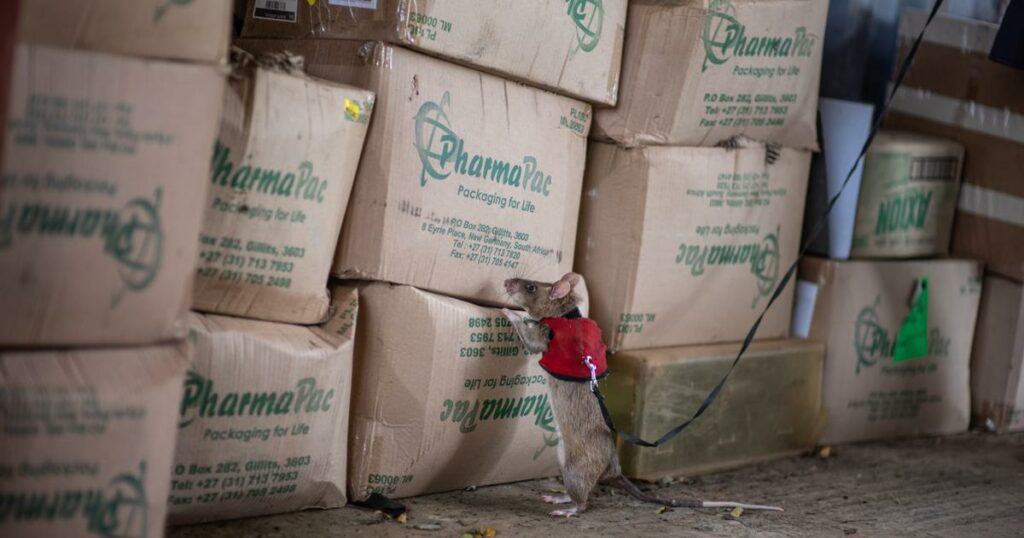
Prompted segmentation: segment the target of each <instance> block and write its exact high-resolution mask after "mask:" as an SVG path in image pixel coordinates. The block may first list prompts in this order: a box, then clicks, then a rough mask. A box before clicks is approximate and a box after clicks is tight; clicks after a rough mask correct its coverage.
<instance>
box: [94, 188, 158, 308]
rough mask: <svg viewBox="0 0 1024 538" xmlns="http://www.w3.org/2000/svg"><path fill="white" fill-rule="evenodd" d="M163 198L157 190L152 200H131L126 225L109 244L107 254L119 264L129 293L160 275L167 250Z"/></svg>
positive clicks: (126, 215) (126, 213)
mask: <svg viewBox="0 0 1024 538" xmlns="http://www.w3.org/2000/svg"><path fill="white" fill-rule="evenodd" d="M160 195H161V191H160V189H157V191H156V193H155V195H154V197H153V200H147V199H145V198H134V199H132V200H131V201H129V202H128V205H127V206H126V207H125V217H124V219H125V220H124V224H123V225H122V226H121V227H120V229H118V230H117V232H116V233H115V234H113V236H112V237H111V238H110V240H109V242H108V243H107V252H108V253H109V254H110V256H111V257H113V258H114V260H116V261H117V262H118V263H119V264H120V269H119V274H120V276H121V281H122V282H123V283H124V285H125V288H127V289H128V290H130V291H139V290H142V289H145V288H146V287H147V286H149V285H150V284H151V283H152V282H153V280H154V279H156V275H157V273H159V272H160V264H161V261H162V259H163V247H164V234H163V229H162V228H161V226H160ZM115 303H116V301H115Z"/></svg>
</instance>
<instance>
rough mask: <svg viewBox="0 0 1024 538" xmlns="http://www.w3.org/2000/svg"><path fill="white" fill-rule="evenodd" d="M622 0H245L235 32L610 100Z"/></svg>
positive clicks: (619, 61)
mask: <svg viewBox="0 0 1024 538" xmlns="http://www.w3.org/2000/svg"><path fill="white" fill-rule="evenodd" d="M625 22H626V0H596V1H595V0H572V1H569V2H567V1H566V0H539V1H532V2H522V1H511V0H502V1H500V2H487V3H481V2H479V1H477V0H442V1H437V0H433V1H424V0H330V1H322V2H296V1H289V2H274V1H268V0H249V2H248V9H247V10H246V13H245V24H244V26H243V28H242V36H243V37H276V38H282V37H284V38H291V39H302V38H311V37H312V38H343V39H360V40H366V39H372V40H381V41H387V42H389V43H396V44H399V45H404V46H407V47H411V48H414V49H417V50H419V51H422V52H426V53H428V54H431V55H434V56H440V57H442V58H445V59H446V60H449V61H453V62H458V63H462V64H465V65H468V66H471V67H475V68H477V69H481V70H484V71H490V72H493V73H495V74H498V75H501V76H503V77H506V78H512V79H515V80H520V81H523V82H526V83H529V84H533V85H536V86H540V87H543V88H546V89H549V90H551V91H555V92H560V93H565V94H568V95H571V96H574V97H576V98H579V99H583V100H586V101H592V102H595V103H601V104H605V105H614V104H615V100H616V95H617V93H618V87H619V69H620V66H621V64H622V40H623V33H624V28H625Z"/></svg>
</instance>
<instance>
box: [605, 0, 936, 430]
mask: <svg viewBox="0 0 1024 538" xmlns="http://www.w3.org/2000/svg"><path fill="white" fill-rule="evenodd" d="M942 2H943V0H935V5H933V6H932V11H931V13H930V14H929V15H928V20H927V21H926V22H925V25H924V28H922V29H921V33H920V34H918V36H917V38H916V39H915V40H914V45H913V46H912V47H911V49H910V53H909V54H908V55H907V57H906V59H904V60H903V64H901V65H900V70H899V74H898V75H897V76H896V82H895V83H894V84H893V86H892V90H891V91H890V92H889V96H888V98H886V100H885V104H883V106H882V108H881V110H880V111H879V113H878V117H877V118H875V122H874V124H873V125H872V127H871V132H870V133H869V134H868V137H867V139H865V140H864V146H863V147H862V148H861V150H860V154H859V155H858V156H857V160H855V161H854V162H853V166H852V167H851V168H850V171H849V172H848V173H847V174H846V179H844V180H843V184H842V186H841V187H840V188H839V192H837V193H836V194H835V195H833V196H832V198H830V199H829V201H828V205H827V206H826V207H825V213H824V214H823V215H822V216H821V218H820V219H818V222H817V223H815V225H814V229H813V231H811V233H810V235H808V236H807V240H806V241H804V244H803V246H801V247H800V253H799V254H798V255H797V257H796V260H794V261H793V263H792V265H790V266H789V269H787V270H786V274H785V275H784V276H783V277H782V280H780V281H779V284H778V286H776V287H775V292H774V293H772V296H771V299H769V300H768V304H766V305H765V307H764V309H762V310H761V313H760V314H759V315H758V316H757V319H756V320H755V321H754V324H753V325H751V327H750V330H748V331H747V336H746V337H744V338H743V345H742V346H740V350H739V353H737V354H736V358H735V359H733V361H732V365H731V366H729V370H728V371H727V372H725V375H724V376H723V377H722V380H721V381H719V382H718V384H717V385H715V388H713V389H712V390H711V392H710V393H709V394H708V395H707V397H705V398H704V401H703V402H702V403H701V404H700V407H698V408H697V411H696V412H695V413H694V414H693V416H692V417H690V418H689V419H687V420H686V421H685V422H683V423H682V424H680V425H678V426H676V427H675V428H672V429H671V430H669V431H668V432H667V433H665V435H662V436H661V437H660V438H658V440H657V441H654V442H651V441H645V440H643V439H641V438H640V437H637V436H636V435H633V434H632V433H629V432H623V431H619V430H617V429H616V428H615V424H613V423H612V417H611V414H610V413H609V412H608V406H607V404H605V401H604V396H603V395H602V394H601V390H600V389H599V388H598V386H597V383H596V382H592V383H591V385H590V387H591V392H593V393H594V396H595V397H596V398H597V405H598V407H600V408H601V416H602V417H603V418H604V423H605V425H607V426H608V429H609V430H611V431H612V433H617V434H618V435H619V437H621V438H622V439H623V440H624V441H626V442H627V443H629V444H632V445H637V446H643V447H657V446H661V445H663V444H665V443H667V442H669V441H671V440H672V439H673V438H674V437H675V436H677V435H679V433H680V432H682V431H683V430H685V429H686V427H687V426H689V425H690V424H692V423H693V421H695V420H697V419H698V418H700V416H701V415H703V414H704V411H707V409H708V407H711V404H712V403H714V401H715V399H717V398H718V395H719V394H720V393H721V392H722V387H723V386H725V382H726V381H727V380H728V379H729V376H730V375H732V371H733V370H735V369H736V365H737V364H739V362H740V359H741V358H743V354H744V353H746V352H747V348H749V347H750V344H751V343H752V342H753V341H754V335H756V334H757V329H758V328H760V327H761V321H762V320H764V316H765V314H767V313H768V309H769V308H771V307H772V305H773V304H775V301H776V300H777V299H778V298H779V296H780V295H782V290H784V289H785V288H786V285H787V284H789V281H790V280H792V278H793V275H794V274H796V270H797V267H799V265H800V259H801V258H803V257H804V255H805V254H806V253H807V249H808V248H810V246H811V243H812V242H813V241H814V240H815V239H816V238H817V237H818V235H820V234H821V232H822V231H823V230H824V229H825V224H826V222H827V219H828V216H829V214H831V213H832V209H833V208H834V207H835V205H836V202H837V201H839V197H840V196H842V194H843V192H845V191H846V187H847V185H849V183H850V179H851V178H852V177H853V173H854V171H856V170H857V166H858V165H859V164H860V161H861V160H863V159H864V156H865V155H866V154H867V152H868V147H870V146H871V142H872V141H873V140H874V139H875V135H877V134H878V131H879V130H880V129H881V128H882V121H883V120H884V119H885V116H886V114H887V113H888V112H889V106H890V105H891V104H892V99H893V97H894V96H895V95H896V91H897V90H898V89H899V88H900V86H902V85H903V79H904V78H905V77H906V76H907V71H909V70H910V66H911V64H912V63H913V62H914V58H915V57H916V56H917V49H918V48H920V46H921V40H922V38H924V32H925V30H927V29H928V27H929V26H930V25H931V23H932V19H934V18H935V15H936V14H937V13H938V12H939V8H940V7H942Z"/></svg>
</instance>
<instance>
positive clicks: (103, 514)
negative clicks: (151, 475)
mask: <svg viewBox="0 0 1024 538" xmlns="http://www.w3.org/2000/svg"><path fill="white" fill-rule="evenodd" d="M145 472H146V463H145V462H142V463H140V464H139V474H138V475H137V476H136V475H134V474H131V473H124V474H120V475H118V476H115V477H114V478H113V480H111V481H110V484H108V486H107V490H108V491H109V492H110V493H107V494H105V495H104V499H105V502H104V503H103V504H102V505H101V506H100V507H99V509H98V510H97V511H96V512H95V513H94V514H93V515H92V518H91V520H90V522H89V530H91V531H92V532H93V533H95V534H96V535H98V536H102V537H103V538H144V537H145V536H146V534H147V531H148V527H149V518H148V510H149V505H148V503H147V502H146V488H145V485H144V484H143V480H144V477H145Z"/></svg>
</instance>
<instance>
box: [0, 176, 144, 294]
mask: <svg viewBox="0 0 1024 538" xmlns="http://www.w3.org/2000/svg"><path fill="white" fill-rule="evenodd" d="M161 193H162V191H161V189H159V188H158V189H156V191H155V192H154V193H153V197H152V198H145V197H137V198H133V199H131V200H129V201H128V203H127V204H125V207H124V208H123V209H120V210H118V209H108V208H102V207H69V206H65V205H60V204H50V203H45V202H37V203H28V204H23V205H21V206H20V207H19V206H18V205H17V203H16V202H12V203H11V205H9V206H8V207H7V210H6V211H5V212H4V214H3V215H0V251H2V250H4V249H5V248H9V247H10V246H11V245H13V244H14V241H15V237H27V236H31V235H36V236H40V237H47V236H54V237H66V238H82V239H91V238H94V237H97V236H99V237H101V238H102V239H103V252H104V253H105V254H107V255H108V256H110V257H111V258H112V259H113V260H114V261H115V262H117V264H118V276H119V277H120V278H121V282H122V283H123V284H124V287H123V288H122V289H120V290H118V291H117V292H116V293H115V294H114V297H113V298H112V299H111V305H112V306H117V305H118V303H119V302H120V301H121V299H122V298H123V297H124V295H125V293H126V292H138V291H142V290H145V289H146V288H148V287H149V285H150V284H152V283H153V281H154V280H155V279H156V277H157V274H158V273H159V272H160V266H161V263H162V261H163V245H164V232H163V229H162V227H161V225H160V198H161Z"/></svg>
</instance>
